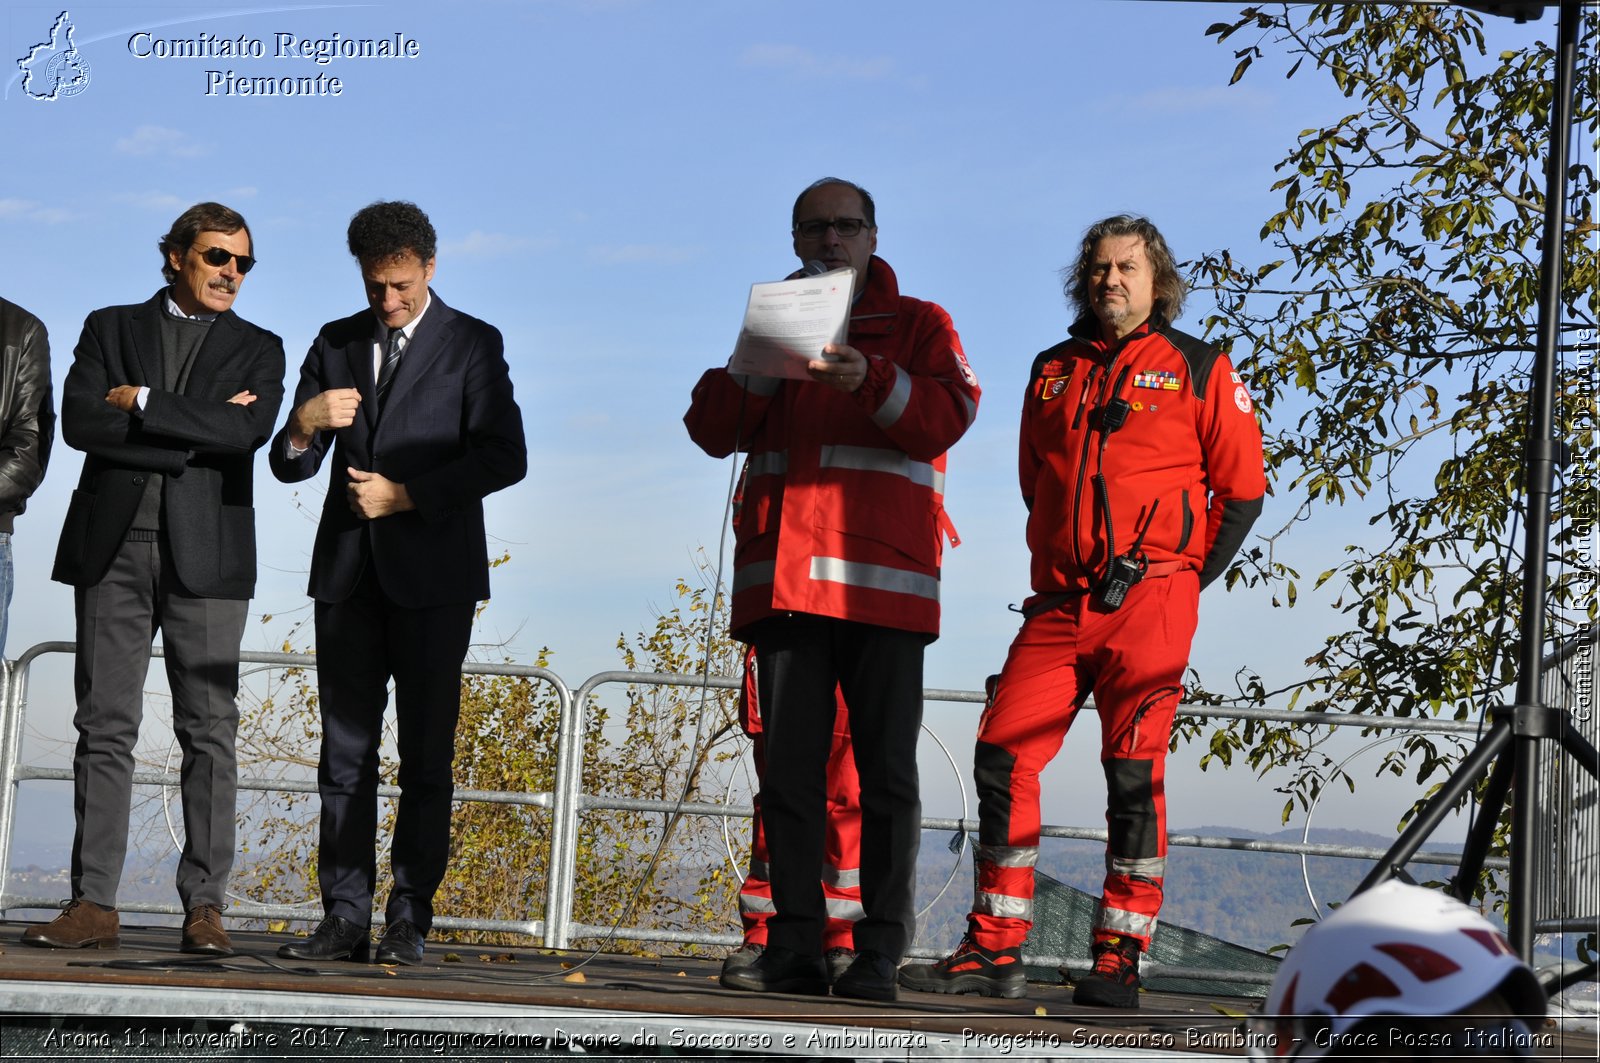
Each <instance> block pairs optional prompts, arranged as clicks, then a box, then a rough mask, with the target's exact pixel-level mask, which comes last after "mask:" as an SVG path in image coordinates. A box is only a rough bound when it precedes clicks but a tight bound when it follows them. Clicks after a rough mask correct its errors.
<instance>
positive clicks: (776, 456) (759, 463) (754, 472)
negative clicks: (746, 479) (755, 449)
mask: <svg viewBox="0 0 1600 1063" xmlns="http://www.w3.org/2000/svg"><path fill="white" fill-rule="evenodd" d="M748 470H749V472H748V475H750V476H751V477H756V476H782V475H783V474H784V473H786V472H788V471H789V455H788V452H787V451H782V450H768V451H764V452H763V453H760V454H752V455H750V462H749V466H748Z"/></svg>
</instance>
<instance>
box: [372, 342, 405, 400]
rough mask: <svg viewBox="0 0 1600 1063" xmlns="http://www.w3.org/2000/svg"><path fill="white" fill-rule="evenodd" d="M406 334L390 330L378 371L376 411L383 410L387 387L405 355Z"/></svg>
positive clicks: (387, 395)
mask: <svg viewBox="0 0 1600 1063" xmlns="http://www.w3.org/2000/svg"><path fill="white" fill-rule="evenodd" d="M405 349H406V334H405V333H404V332H401V331H400V330H399V329H391V330H390V332H389V341H388V343H387V344H385V345H384V349H383V365H382V366H380V367H379V369H378V409H380V410H381V409H383V403H384V400H385V399H387V398H388V397H389V385H391V384H393V383H394V373H395V370H396V369H399V368H400V359H401V357H402V356H403V355H404V354H405Z"/></svg>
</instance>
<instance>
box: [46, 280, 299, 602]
mask: <svg viewBox="0 0 1600 1063" xmlns="http://www.w3.org/2000/svg"><path fill="white" fill-rule="evenodd" d="M165 299H166V289H164V288H163V289H162V290H161V291H159V292H157V293H156V294H155V296H154V297H152V298H151V299H149V300H147V301H146V302H143V303H136V304H134V305H132V306H109V307H105V308H103V309H100V310H96V311H94V312H93V313H92V314H90V315H89V317H88V319H87V320H85V321H84V323H83V335H82V337H81V338H80V339H79V340H78V346H77V347H76V349H74V350H73V352H72V368H71V369H70V370H68V371H67V380H66V384H65V385H64V386H63V387H62V392H61V438H63V439H64V440H66V442H67V445H68V446H71V447H74V448H76V449H78V450H81V451H83V452H84V454H85V455H86V457H85V459H84V462H83V473H82V475H81V476H80V477H79V479H78V488H77V490H75V491H74V492H73V493H72V502H71V504H70V505H69V506H68V508H67V519H66V523H65V524H64V525H63V526H62V529H61V541H60V544H59V545H58V546H57V548H56V564H55V571H54V572H53V573H52V577H53V578H54V579H56V580H59V581H60V582H62V583H70V584H73V585H75V586H80V587H84V586H89V585H91V584H94V583H97V582H99V580H100V579H101V577H103V576H104V575H105V574H106V570H107V569H108V568H109V567H110V566H111V560H112V558H113V557H115V556H116V552H117V549H118V547H119V546H120V545H121V543H122V541H123V539H124V538H125V537H126V535H127V533H128V528H129V527H130V526H131V525H132V523H133V518H134V514H135V513H136V512H137V510H138V508H139V499H140V498H141V497H142V496H143V495H144V491H145V486H146V484H147V482H148V475H149V474H150V473H152V472H159V473H162V474H163V475H164V476H165V480H164V484H165V486H164V489H163V499H162V501H163V504H164V506H165V510H164V513H165V524H166V528H167V538H168V541H169V542H170V544H171V548H172V558H173V563H174V565H175V566H176V568H177V571H178V578H179V579H180V580H181V581H182V582H183V585H184V587H185V588H187V589H188V590H189V592H190V593H192V594H196V595H199V596H200V597H203V598H236V599H238V598H249V597H250V596H251V595H252V594H253V593H255V584H256V532H255V510H254V508H253V506H254V493H253V489H252V484H253V481H252V477H251V464H252V461H253V458H254V454H255V451H256V450H257V449H258V448H260V447H261V445H262V444H263V443H265V442H266V441H267V438H268V436H270V435H271V433H272V425H273V423H274V422H275V421H276V420H277V418H278V407H279V406H281V405H282V403H283V371H284V357H283V341H282V340H280V339H278V337H277V336H274V335H273V334H272V333H270V332H268V331H267V330H265V329H263V328H259V327H257V326H256V325H252V324H251V323H250V322H248V321H246V320H244V319H243V318H241V317H239V316H238V315H237V314H235V313H234V312H233V311H231V310H229V311H226V312H224V313H222V314H219V315H218V316H217V318H216V320H215V321H213V322H212V324H211V328H210V330H209V331H208V332H207V333H206V338H205V341H204V342H203V343H202V344H201V345H200V349H199V351H198V352H197V353H196V354H195V357H194V363H193V368H192V369H190V371H189V381H188V385H187V387H186V389H185V393H184V394H182V395H179V394H176V393H175V392H172V391H169V390H166V389H167V388H168V387H171V386H172V384H171V383H169V382H168V381H166V379H165V376H166V370H165V366H164V359H163V357H162V351H161V315H162V314H164V313H165V312H166V311H165V310H164V309H163V303H164V301H165ZM121 384H131V385H133V386H135V387H148V388H150V395H149V401H148V403H147V405H146V407H145V409H144V411H143V413H142V414H139V413H124V412H123V411H121V410H119V409H117V408H116V407H115V406H113V405H111V404H110V403H109V402H107V401H106V392H108V391H110V390H111V389H112V388H114V387H117V386H118V385H121ZM241 391H248V392H250V393H252V394H253V395H255V397H256V400H255V402H253V403H251V404H250V405H248V406H240V405H237V404H235V403H231V402H229V401H228V399H229V398H230V397H232V396H234V395H236V394H238V393H239V392H241Z"/></svg>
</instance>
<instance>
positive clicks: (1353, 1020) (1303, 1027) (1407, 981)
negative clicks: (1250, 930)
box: [1250, 880, 1545, 1059]
mask: <svg viewBox="0 0 1600 1063" xmlns="http://www.w3.org/2000/svg"><path fill="white" fill-rule="evenodd" d="M1497 992H1498V994H1499V997H1500V1000H1498V1001H1496V1002H1495V1005H1494V1007H1491V1008H1487V1009H1484V1008H1482V1002H1483V1001H1484V999H1485V998H1486V997H1490V996H1491V994H1495V993H1497ZM1467 1009H1477V1010H1476V1015H1477V1018H1475V1019H1474V1020H1473V1021H1475V1022H1476V1023H1477V1028H1479V1029H1483V1028H1485V1027H1488V1026H1492V1025H1493V1024H1494V1023H1495V1022H1497V1021H1498V1020H1496V1019H1491V1018H1489V1017H1488V1016H1489V1015H1490V1014H1492V1013H1493V1012H1494V1011H1495V1010H1496V1009H1498V1012H1499V1014H1500V1015H1501V1016H1504V1017H1506V1018H1507V1020H1508V1022H1512V1023H1514V1025H1516V1026H1517V1027H1520V1030H1521V1034H1520V1035H1518V1034H1517V1033H1516V1032H1515V1030H1512V1029H1511V1028H1510V1026H1508V1027H1507V1030H1508V1032H1507V1034H1506V1035H1505V1036H1502V1037H1499V1038H1495V1039H1486V1038H1483V1037H1479V1038H1477V1040H1479V1041H1484V1040H1492V1041H1493V1043H1496V1044H1498V1045H1499V1046H1500V1047H1502V1048H1504V1047H1505V1044H1506V1042H1507V1041H1508V1040H1509V1041H1516V1040H1518V1038H1519V1036H1520V1037H1521V1038H1522V1039H1527V1035H1528V1032H1529V1031H1528V1026H1527V1025H1526V1023H1522V1022H1515V1021H1514V1020H1512V1019H1511V1016H1522V1017H1523V1018H1524V1019H1528V1018H1531V1017H1533V1016H1542V1015H1543V1014H1544V1010H1545V995H1544V990H1543V989H1542V988H1541V987H1540V985H1539V980H1538V978H1537V977H1535V975H1534V973H1533V971H1532V970H1530V969H1529V968H1528V966H1527V964H1525V963H1523V962H1522V960H1521V959H1519V958H1518V956H1517V954H1516V953H1515V952H1514V951H1512V949H1511V946H1510V945H1509V944H1508V943H1507V942H1506V939H1505V938H1504V937H1503V936H1502V935H1501V934H1500V932H1499V931H1498V930H1496V929H1495V928H1494V926H1493V925H1491V924H1490V923H1489V921H1488V920H1487V919H1485V918H1484V917H1483V916H1482V915H1480V914H1479V913H1477V912H1475V911H1473V910H1472V909H1471V908H1468V907H1467V906H1466V905H1464V904H1462V903H1460V902H1459V901H1457V900H1455V899H1454V898H1453V897H1448V896H1446V895H1445V894H1443V893H1438V892H1436V891H1434V890H1428V889H1423V888H1422V887H1420V886H1412V885H1408V884H1406V883H1403V882H1399V881H1396V880H1390V881H1388V882H1385V883H1383V884H1382V885H1380V886H1375V887H1373V888H1372V889H1369V890H1367V891H1366V892H1365V893H1362V894H1360V895H1359V896H1357V897H1354V898H1352V899H1351V900H1350V901H1348V902H1346V903H1345V904H1344V905H1343V906H1341V907H1340V908H1339V909H1338V910H1337V911H1335V912H1334V913H1333V914H1331V915H1329V916H1328V917H1327V918H1326V919H1324V920H1323V921H1322V922H1320V923H1318V924H1317V925H1316V926H1314V927H1312V928H1311V929H1310V930H1308V931H1306V934H1305V936H1304V937H1302V938H1301V939H1300V943H1299V944H1298V945H1296V946H1295V947H1294V948H1293V949H1292V950H1291V951H1290V952H1289V955H1288V957H1287V958H1286V959H1285V960H1284V961H1283V965H1282V966H1281V967H1279V968H1278V973H1277V974H1276V975H1275V976H1274V977H1273V980H1272V989H1271V990H1270V991H1269V992H1268V994H1267V999H1266V1002H1265V1004H1264V1005H1263V1007H1262V1011H1261V1015H1259V1016H1257V1017H1255V1018H1253V1019H1252V1020H1251V1021H1250V1032H1251V1042H1252V1043H1251V1044H1250V1048H1251V1054H1252V1055H1253V1056H1256V1058H1263V1059H1321V1058H1323V1057H1324V1056H1329V1055H1336V1056H1340V1057H1348V1056H1358V1055H1364V1054H1366V1053H1364V1052H1362V1051H1360V1049H1361V1048H1362V1047H1364V1046H1365V1044H1364V1043H1365V1041H1367V1040H1372V1039H1373V1038H1364V1037H1363V1036H1362V1034H1361V1027H1362V1024H1363V1023H1367V1024H1368V1027H1369V1028H1370V1026H1371V1023H1370V1022H1369V1020H1373V1019H1381V1026H1382V1028H1383V1030H1384V1031H1385V1032H1384V1034H1383V1037H1382V1040H1384V1041H1390V1042H1392V1041H1393V1040H1394V1039H1395V1037H1396V1036H1397V1035H1395V1034H1392V1033H1390V1032H1389V1030H1390V1028H1391V1027H1394V1028H1412V1029H1417V1030H1425V1031H1432V1032H1425V1033H1423V1034H1421V1035H1419V1036H1417V1037H1415V1038H1413V1040H1414V1041H1415V1042H1417V1043H1420V1044H1427V1043H1430V1042H1435V1044H1434V1046H1435V1047H1440V1046H1439V1045H1437V1044H1436V1042H1437V1041H1438V1040H1439V1037H1440V1036H1443V1034H1448V1032H1449V1030H1450V1028H1451V1026H1452V1025H1453V1026H1455V1027H1457V1028H1458V1032H1457V1033H1456V1034H1455V1036H1454V1039H1453V1043H1454V1044H1455V1046H1456V1048H1455V1051H1459V1049H1460V1045H1461V1041H1462V1037H1461V1034H1460V1033H1459V1028H1461V1026H1462V1024H1461V1022H1460V1021H1456V1022H1455V1023H1453V1024H1452V1023H1450V1022H1448V1021H1444V1020H1445V1018H1446V1017H1449V1016H1455V1015H1458V1014H1460V1013H1462V1012H1464V1011H1466V1010H1467ZM1440 1031H1443V1034H1441V1033H1440ZM1400 1036H1401V1037H1402V1039H1404V1038H1403V1035H1400ZM1466 1040H1472V1037H1471V1036H1470V1034H1469V1035H1468V1037H1467V1038H1466ZM1448 1043H1449V1042H1447V1045H1448ZM1366 1047H1381V1046H1378V1045H1371V1046H1366ZM1389 1051H1390V1052H1391V1053H1392V1052H1393V1048H1392V1046H1391V1047H1390V1048H1389ZM1397 1054H1399V1055H1401V1056H1404V1055H1409V1054H1410V1053H1408V1052H1401V1053H1397ZM1416 1054H1417V1055H1427V1054H1428V1053H1427V1052H1418V1053H1416ZM1469 1054H1470V1053H1469ZM1508 1054H1524V1053H1508Z"/></svg>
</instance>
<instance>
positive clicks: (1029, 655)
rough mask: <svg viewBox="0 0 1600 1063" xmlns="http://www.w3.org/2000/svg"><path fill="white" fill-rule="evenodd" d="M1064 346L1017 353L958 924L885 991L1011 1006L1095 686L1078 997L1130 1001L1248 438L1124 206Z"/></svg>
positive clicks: (1247, 468) (1107, 230) (1143, 231)
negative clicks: (1012, 596) (1170, 774)
mask: <svg viewBox="0 0 1600 1063" xmlns="http://www.w3.org/2000/svg"><path fill="white" fill-rule="evenodd" d="M1067 291H1068V295H1069V296H1070V297H1071V298H1072V300H1073V302H1074V303H1075V304H1076V306H1077V309H1078V311H1079V317H1078V320H1077V322H1076V323H1075V324H1074V325H1073V326H1072V328H1071V329H1070V330H1069V332H1070V335H1069V338H1068V339H1066V340H1064V341H1063V342H1061V343H1059V344H1057V345H1056V346H1054V347H1051V348H1050V349H1049V350H1047V351H1045V352H1043V353H1042V354H1040V355H1039V356H1038V358H1036V359H1035V360H1034V363H1033V371H1032V375H1031V379H1030V382H1029V385H1028V390H1027V393H1026V395H1025V396H1024V398H1023V406H1022V433H1021V443H1020V448H1019V449H1020V459H1019V468H1020V473H1021V482H1022V498H1023V501H1024V502H1025V503H1026V504H1027V506H1028V511H1029V513H1028V548H1029V550H1030V551H1031V552H1032V555H1033V561H1032V581H1033V590H1034V594H1033V596H1032V597H1030V598H1029V599H1028V600H1027V601H1026V602H1025V603H1024V606H1023V616H1024V620H1023V623H1022V629H1021V630H1020V631H1019V632H1018V633H1017V636H1016V639H1015V640H1014V641H1013V642H1012V644H1011V650H1010V652H1009V654H1008V655H1007V657H1006V662H1005V666H1004V668H1003V669H1002V670H1001V673H1000V677H999V682H998V683H997V684H996V686H995V689H994V694H993V697H992V699H991V702H990V704H989V706H988V707H987V708H986V709H985V710H984V714H983V717H982V719H981V721H980V722H979V725H978V741H977V749H976V752H975V755H974V764H973V777H974V780H975V782H976V785H977V790H978V802H979V803H978V815H979V829H978V849H977V863H978V886H977V896H976V898H975V900H974V903H973V908H972V913H971V915H970V916H969V917H968V925H967V933H966V936H965V937H964V938H963V940H962V942H961V945H960V946H959V947H958V948H957V949H956V951H955V952H954V953H953V954H952V955H950V956H948V957H946V958H945V959H942V960H940V961H938V962H937V963H933V964H918V965H912V966H908V967H906V968H905V969H904V970H902V971H901V973H900V983H901V985H903V986H905V987H907V988H909V989H917V990H922V991H925V992H936V993H980V994H983V995H984V996H999V997H1012V998H1014V997H1020V996H1022V995H1023V994H1024V993H1025V992H1026V981H1025V979H1024V976H1023V968H1022V963H1021V946H1022V944H1023V942H1024V940H1025V939H1026V938H1027V936H1028V930H1029V929H1030V928H1031V927H1032V925H1033V869H1034V864H1035V863H1036V862H1037V860H1038V855H1039V772H1040V771H1041V770H1042V769H1043V768H1044V766H1045V765H1046V764H1048V763H1049V762H1050V760H1051V758H1052V757H1054V756H1055V754H1056V752H1057V750H1059V749H1060V748H1061V742H1062V740H1063V739H1064V738H1065V737H1066V732H1067V728H1068V727H1070V726H1071V724H1072V721H1073V719H1074V717H1075V716H1076V714H1077V711H1078V709H1079V708H1080V707H1082V705H1083V704H1084V701H1085V700H1086V699H1087V698H1088V696H1089V694H1090V693H1091V692H1092V693H1093V694H1094V701H1095V709H1096V710H1097V711H1098V712H1099V714H1100V730H1101V740H1100V760H1101V765H1102V767H1103V768H1104V770H1105V777H1106V790H1107V809H1106V825H1107V833H1108V835H1109V838H1108V841H1107V846H1106V877H1105V884H1104V892H1103V895H1102V899H1101V902H1100V907H1099V911H1098V914H1097V916H1096V920H1095V926H1094V931H1093V940H1092V942H1091V953H1092V955H1093V957H1094V970H1093V973H1092V974H1090V975H1089V976H1088V977H1087V978H1085V979H1083V980H1081V981H1080V982H1078V984H1077V988H1076V990H1075V992H1074V994H1073V1000H1074V1002H1076V1003H1079V1004H1097V1005H1102V1006H1107V1007H1125V1008H1133V1007H1138V1003H1139V997H1138V991H1139V956H1140V954H1141V953H1142V952H1143V951H1145V950H1146V949H1147V948H1148V947H1149V944H1150V936H1151V934H1153V933H1154V931H1155V926H1156V915H1157V913H1158V912H1159V911H1160V908H1161V887H1162V879H1163V876H1164V875H1165V872H1166V855H1167V824H1166V794H1165V789H1164V767H1165V762H1166V753H1167V743H1168V741H1169V739H1170V737H1171V730H1172V720H1173V715H1174V713H1175V712H1176V710H1177V706H1178V702H1179V699H1180V698H1181V697H1182V694H1183V687H1182V685H1181V683H1182V678H1183V671H1184V668H1185V667H1186V666H1187V663H1188V657H1189V644H1190V641H1191V639H1192V638H1193V637H1194V631H1195V625H1196V620H1197V605H1198V597H1199V593H1200V588H1202V587H1204V586H1205V585H1206V584H1208V583H1210V582H1211V581H1212V580H1214V579H1216V578H1217V576H1219V575H1221V574H1222V572H1223V571H1224V569H1226V568H1227V566H1228V563H1229V562H1230V561H1231V559H1232V558H1233V555H1234V554H1235V552H1237V550H1238V548H1239V545H1240V543H1241V542H1243V540H1244V535H1245V533H1246V532H1247V531H1248V530H1249V528H1250V525H1251V524H1252V523H1253V522H1254V521H1255V519H1256V517H1257V516H1258V515H1259V514H1260V512H1261V500H1262V496H1263V495H1264V494H1265V493H1266V478H1265V473H1264V468H1263V461H1262V451H1261V431H1260V428H1259V426H1258V425H1257V424H1256V419H1255V411H1254V407H1253V404H1252V403H1251V401H1250V395H1249V392H1248V391H1246V390H1245V387H1244V385H1243V383H1242V382H1241V381H1240V379H1239V374H1238V373H1236V372H1235V371H1234V369H1233V366H1232V364H1230V362H1229V360H1228V357H1227V355H1225V354H1223V353H1222V352H1221V351H1219V350H1217V349H1216V348H1214V347H1211V346H1209V345H1207V344H1206V343H1204V342H1202V341H1201V340H1198V339H1196V338H1194V337H1192V336H1188V335H1185V334H1184V333H1182V332H1179V331H1177V330H1176V329H1174V328H1173V327H1172V322H1173V320H1175V319H1176V318H1177V316H1178V313H1179V310H1180V309H1181V307H1182V305H1183V297H1184V286H1183V281H1182V278H1181V277H1180V276H1179V275H1178V271H1177V268H1176V266H1175V264H1174V262H1173V258H1172V253H1171V251H1170V250H1168V248H1167V244H1166V241H1165V240H1164V239H1163V238H1162V236H1161V234H1160V233H1159V232H1158V231H1157V230H1156V228H1155V226H1153V225H1151V224H1150V222H1149V221H1147V220H1145V219H1143V218H1135V217H1128V216H1126V215H1122V216H1117V217H1113V218H1108V219H1106V220H1105V221H1102V222H1099V223H1098V224H1096V225H1094V226H1092V227H1090V229H1089V230H1088V232H1087V233H1086V234H1085V235H1084V240H1083V245H1082V248H1081V250H1080V255H1079V258H1078V262H1077V265H1076V266H1075V268H1074V271H1073V276H1072V280H1071V281H1070V282H1069V286H1068V289H1067Z"/></svg>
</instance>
